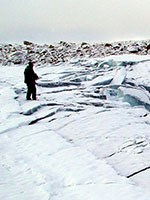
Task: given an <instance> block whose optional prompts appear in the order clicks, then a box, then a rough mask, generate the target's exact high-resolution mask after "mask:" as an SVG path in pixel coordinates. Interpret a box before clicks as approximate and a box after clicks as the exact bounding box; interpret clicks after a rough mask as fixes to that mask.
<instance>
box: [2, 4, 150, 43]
mask: <svg viewBox="0 0 150 200" xmlns="http://www.w3.org/2000/svg"><path fill="white" fill-rule="evenodd" d="M0 29H1V30H0V43H3V42H6V43H7V42H13V43H14V42H15V43H18V42H19V43H21V42H23V41H24V40H29V41H32V42H35V43H53V42H59V41H61V40H64V41H70V42H82V41H85V42H103V41H120V40H129V39H150V0H0Z"/></svg>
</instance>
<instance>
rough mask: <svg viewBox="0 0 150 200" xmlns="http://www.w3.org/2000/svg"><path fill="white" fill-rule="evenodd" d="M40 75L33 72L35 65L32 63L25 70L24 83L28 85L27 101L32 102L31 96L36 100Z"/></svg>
mask: <svg viewBox="0 0 150 200" xmlns="http://www.w3.org/2000/svg"><path fill="white" fill-rule="evenodd" d="M38 78H39V77H38V75H37V74H36V73H35V72H34V70H33V63H32V62H31V61H30V62H29V63H28V66H27V67H26V68H25V70H24V82H25V83H26V85H27V95H26V99H27V100H31V96H32V99H33V100H36V86H35V84H36V80H37V79H38Z"/></svg>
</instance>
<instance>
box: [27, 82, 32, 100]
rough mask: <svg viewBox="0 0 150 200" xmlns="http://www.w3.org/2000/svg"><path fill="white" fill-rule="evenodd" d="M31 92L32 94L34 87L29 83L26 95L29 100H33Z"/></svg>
mask: <svg viewBox="0 0 150 200" xmlns="http://www.w3.org/2000/svg"><path fill="white" fill-rule="evenodd" d="M31 94H32V87H31V85H30V84H27V96H26V99H27V100H31Z"/></svg>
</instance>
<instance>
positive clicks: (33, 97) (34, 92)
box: [32, 84, 36, 100]
mask: <svg viewBox="0 0 150 200" xmlns="http://www.w3.org/2000/svg"><path fill="white" fill-rule="evenodd" d="M32 99H33V100H36V87H35V84H34V85H32Z"/></svg>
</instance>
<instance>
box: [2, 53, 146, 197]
mask: <svg viewBox="0 0 150 200" xmlns="http://www.w3.org/2000/svg"><path fill="white" fill-rule="evenodd" d="M24 68H25V66H21V65H20V66H18V65H16V66H15V65H14V66H13V65H12V66H0V105H1V107H0V199H1V200H28V199H30V200H120V199H121V200H149V199H150V191H149V185H150V113H149V111H150V56H133V55H122V56H110V57H106V58H103V59H102V60H101V59H99V58H97V59H96V58H95V59H86V58H85V59H79V60H77V59H76V60H75V59H74V60H71V61H70V63H68V64H63V63H62V64H59V65H44V66H42V65H41V66H37V67H35V71H36V73H37V74H38V75H39V76H40V77H41V78H40V79H39V80H38V82H37V93H38V94H37V97H38V100H37V101H26V100H25V96H26V85H25V84H24V82H23V81H24V77H23V72H24Z"/></svg>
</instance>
